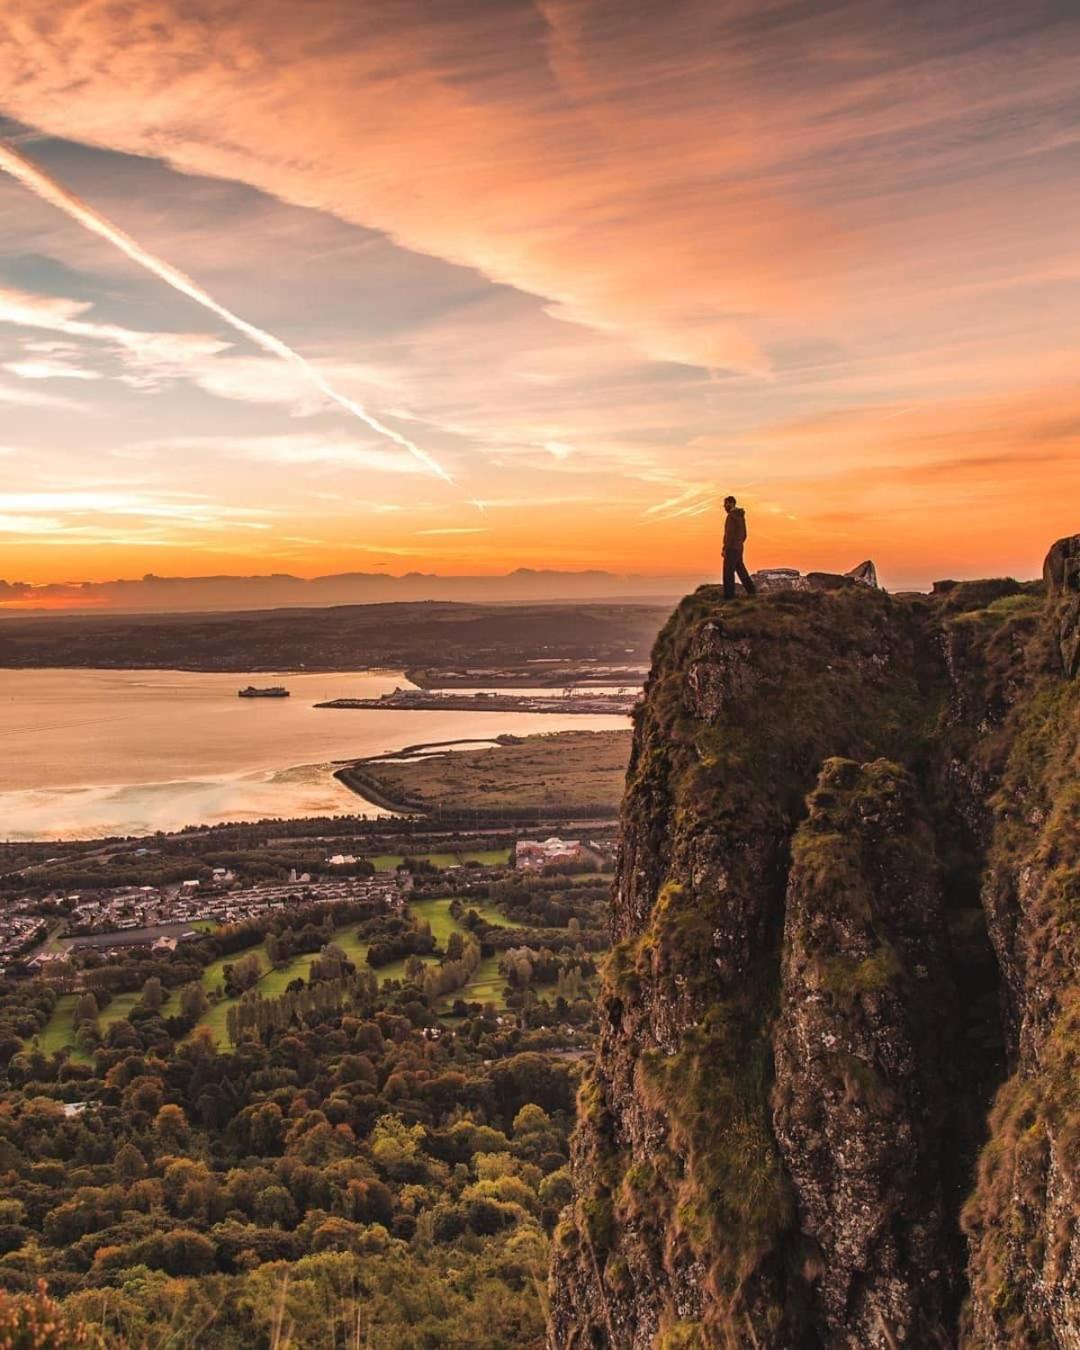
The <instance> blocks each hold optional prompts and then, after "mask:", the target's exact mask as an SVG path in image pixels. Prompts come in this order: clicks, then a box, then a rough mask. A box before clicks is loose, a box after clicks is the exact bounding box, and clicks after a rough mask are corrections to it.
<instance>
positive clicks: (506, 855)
mask: <svg viewBox="0 0 1080 1350" xmlns="http://www.w3.org/2000/svg"><path fill="white" fill-rule="evenodd" d="M416 857H418V858H423V859H425V860H426V861H427V862H429V863H431V864H432V865H433V866H434V867H463V866H464V865H465V863H470V862H475V863H482V864H483V866H484V867H506V866H507V865H508V863H509V861H510V850H509V849H508V848H489V849H465V850H464V852H462V853H418V854H416ZM368 861H369V862H370V863H371V865H372V866H373V867H374V868H375V871H376V872H392V871H393V870H394V869H395V868H396V867H400V866H401V864H402V863H403V862H404V861H405V855H404V854H403V853H377V854H376V855H375V856H374V857H373V858H369V859H368Z"/></svg>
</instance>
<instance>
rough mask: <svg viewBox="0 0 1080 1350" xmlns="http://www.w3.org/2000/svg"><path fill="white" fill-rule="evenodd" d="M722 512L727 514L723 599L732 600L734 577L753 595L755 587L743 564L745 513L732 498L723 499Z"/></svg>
mask: <svg viewBox="0 0 1080 1350" xmlns="http://www.w3.org/2000/svg"><path fill="white" fill-rule="evenodd" d="M724 510H725V512H726V513H727V519H726V520H725V521H724V599H725V600H734V598H735V578H736V577H738V578H739V580H740V581H741V582H742V584H743V587H744V589H745V590H746V594H747V595H754V594H755V593H756V592H757V587H756V586H755V585H754V579H753V577H752V576H751V575H750V573H749V572H748V571H747V570H746V564H745V563H744V562H743V547H744V545H745V544H746V512H745V511H744V510H743V509H742V507H741V506H737V505H736V503H735V498H734V497H725V498H724Z"/></svg>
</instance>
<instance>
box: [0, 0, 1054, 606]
mask: <svg viewBox="0 0 1080 1350" xmlns="http://www.w3.org/2000/svg"><path fill="white" fill-rule="evenodd" d="M15 9H16V10H17V11H18V12H17V17H16V16H11V17H5V18H4V19H3V20H0V90H2V91H3V92H2V94H0V137H2V138H3V140H4V141H5V142H6V143H8V144H10V145H11V146H13V147H14V159H12V160H10V161H9V162H8V163H7V164H6V166H5V163H4V161H3V157H2V156H0V168H3V167H7V168H8V169H9V171H10V170H11V169H12V167H13V165H14V166H15V168H16V169H17V165H18V163H22V162H24V157H25V160H28V161H29V162H31V163H32V164H33V165H36V166H40V169H41V171H42V173H43V174H44V175H46V178H45V179H44V180H43V181H45V182H47V183H51V184H53V185H54V186H55V188H56V191H57V192H58V193H61V194H65V195H66V194H71V197H70V200H72V201H77V203H78V204H79V207H80V209H83V210H85V211H86V212H88V213H89V215H90V217H92V218H93V219H98V220H100V219H102V218H104V220H106V221H107V222H111V224H110V225H109V228H110V229H114V232H115V233H117V234H118V236H119V237H123V238H126V239H128V240H129V242H132V241H134V244H133V247H134V248H135V249H136V250H137V252H133V251H132V249H130V248H125V247H124V246H123V245H117V243H116V239H112V240H110V238H109V237H108V231H107V230H105V231H103V230H97V231H96V232H93V228H92V227H91V228H87V220H86V219H85V218H83V219H80V217H79V213H78V210H69V209H68V208H67V207H66V206H64V205H63V202H62V201H59V200H58V199H57V198H56V197H50V196H49V191H42V190H41V185H40V184H38V185H37V186H35V183H34V182H33V181H31V178H30V177H28V175H27V173H25V172H24V173H22V174H21V175H20V176H19V177H13V176H12V174H11V172H8V173H6V174H3V173H0V419H2V420H0V554H2V559H3V561H2V565H0V577H3V578H5V581H4V583H3V584H0V604H4V605H9V606H12V607H26V606H27V605H30V604H34V603H53V604H55V603H58V602H57V601H56V600H55V599H53V600H50V597H49V596H48V595H40V596H36V597H35V595H34V593H33V591H30V590H28V589H27V588H26V585H25V584H24V585H22V586H20V585H19V583H29V584H31V585H32V586H33V587H37V586H42V585H47V584H49V583H66V582H77V581H87V580H88V581H102V580H109V579H113V578H118V577H139V576H142V575H143V574H144V573H147V572H154V573H156V574H157V575H159V576H201V575H209V574H219V573H220V574H266V573H272V572H288V573H291V574H293V575H295V576H301V577H310V576H317V575H324V574H329V573H338V572H379V571H381V572H387V573H394V574H398V573H405V572H408V571H411V570H419V571H424V572H438V573H442V574H447V575H460V574H472V575H478V574H491V573H500V572H506V571H510V570H512V569H514V568H517V567H532V568H551V569H563V570H579V569H606V570H610V571H613V572H619V573H641V574H657V575H665V576H673V575H682V576H685V577H687V578H697V577H700V576H704V575H710V574H712V573H715V571H716V569H717V566H718V554H719V536H720V532H721V525H720V517H721V515H722V512H721V511H720V501H721V499H722V497H723V496H724V495H725V493H727V492H734V493H736V494H737V495H738V496H739V498H740V501H741V502H743V504H744V505H745V506H746V508H747V512H748V516H749V520H750V542H749V544H748V557H749V559H750V561H751V563H752V565H753V566H766V565H790V566H798V567H802V568H825V569H838V568H840V569H842V568H847V567H850V566H852V565H853V564H855V563H857V562H859V561H860V560H861V559H863V558H866V557H872V558H874V559H875V560H876V562H877V564H878V567H879V569H880V572H881V574H882V579H883V580H884V581H885V583H886V584H887V585H892V586H897V587H908V586H918V587H925V586H926V585H928V584H929V582H930V581H932V580H933V579H935V578H937V577H942V576H964V575H986V574H993V573H1013V574H1017V575H1022V576H1031V575H1034V574H1035V573H1037V571H1038V569H1039V565H1040V562H1041V557H1042V552H1043V549H1044V547H1045V545H1046V543H1047V542H1048V541H1049V540H1052V539H1053V538H1055V537H1057V536H1059V535H1063V534H1065V533H1067V532H1068V531H1071V530H1073V529H1075V528H1076V518H1075V515H1076V510H1075V504H1076V502H1077V500H1078V499H1080V453H1078V452H1080V395H1078V394H1077V391H1076V381H1075V369H1076V362H1077V355H1078V353H1077V341H1076V331H1075V330H1076V315H1077V312H1078V305H1080V246H1078V244H1077V242H1076V241H1077V239H1078V238H1080V230H1078V225H1080V221H1078V215H1080V197H1078V192H1077V182H1078V181H1080V180H1078V171H1080V107H1078V104H1080V94H1078V93H1077V86H1076V78H1075V74H1076V69H1077V58H1078V57H1080V23H1078V22H1077V18H1076V13H1075V8H1074V7H1072V6H1057V5H1054V4H1045V5H1038V6H1034V7H1032V6H1015V5H1005V4H1004V3H996V2H995V3H989V4H984V5H980V6H975V7H971V6H966V5H960V4H945V5H940V6H934V7H912V6H907V5H901V4H895V5H894V4H890V3H883V2H882V0H871V3H863V4H854V3H851V4H846V3H845V4H839V5H828V6H826V5H807V6H803V7H800V8H797V9H792V8H791V7H788V6H780V5H773V4H770V3H766V4H758V3H750V2H749V0H723V2H722V3H719V4H707V3H703V2H700V3H699V0H681V2H678V0H677V2H676V3H674V4H669V5H665V6H662V7H657V6H655V5H651V4H643V3H642V4H638V3H618V2H617V0H534V2H533V3H524V2H523V3H517V0H510V2H508V3H504V2H502V0H500V2H499V3H490V2H480V3H478V2H476V0H469V3H465V0H449V3H439V4H435V3H433V2H432V3H428V0H416V2H415V3H413V2H412V0H410V3H407V4H403V5H393V6H379V5H372V6H368V5H364V6H358V5H353V4H349V3H347V2H346V0H327V3H320V4H318V5H299V6H298V5H296V4H287V3H284V0H263V3H260V4H255V3H254V2H253V0H249V2H246V3H245V2H242V3H240V4H237V5H230V6H227V7H226V6H216V5H213V4H211V5H209V6H200V7H192V6H190V5H184V4H181V3H179V0H152V3H145V4H139V5H136V6H117V5H115V4H113V3H107V2H106V0H49V3H47V4H46V3H44V0H20V3H19V4H18V5H17V6H16V7H15ZM50 190H51V189H50ZM82 203H85V207H82V205H81V204H82ZM58 206H60V207H61V209H57V207H58ZM142 252H144V253H145V255H146V256H148V257H149V258H150V259H151V260H152V261H154V262H155V263H158V264H160V266H156V267H150V266H148V264H147V262H146V257H140V256H139V253H142ZM177 277H180V278H181V279H182V280H183V281H184V282H186V283H189V284H187V285H186V286H183V285H182V286H179V287H178V286H177V282H176V278H177ZM211 297H212V299H211ZM207 301H209V302H210V303H209V304H207ZM208 311H209V312H208ZM275 343H276V344H279V346H278V347H275V346H274V344H275ZM285 353H291V354H292V355H291V356H288V355H286V354H285ZM293 358H295V359H293ZM334 400H336V404H335V402H334ZM358 409H359V411H357V410H358ZM354 414H355V415H354ZM361 417H362V418H367V419H369V420H367V421H363V420H358V419H359V418H361ZM444 470H445V473H446V475H447V477H448V478H449V479H452V481H444V478H443V477H441V476H439V475H440V474H441V473H442V472H443V471H444Z"/></svg>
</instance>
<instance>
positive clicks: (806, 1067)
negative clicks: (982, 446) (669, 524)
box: [549, 536, 1080, 1350]
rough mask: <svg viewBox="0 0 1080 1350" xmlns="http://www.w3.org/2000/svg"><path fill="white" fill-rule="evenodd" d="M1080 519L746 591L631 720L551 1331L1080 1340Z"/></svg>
mask: <svg viewBox="0 0 1080 1350" xmlns="http://www.w3.org/2000/svg"><path fill="white" fill-rule="evenodd" d="M1078 664H1080V536H1072V537H1070V538H1068V539H1065V540H1061V541H1059V542H1058V543H1057V544H1055V545H1054V547H1053V548H1052V549H1051V551H1050V554H1049V555H1048V558H1047V566H1046V571H1045V576H1044V581H1043V583H1041V584H1027V585H1022V584H1019V583H1017V582H1014V581H1009V580H999V581H987V582H966V583H956V584H951V583H950V584H942V585H941V586H940V587H938V588H936V589H935V593H934V594H933V595H931V596H928V597H923V596H907V597H892V596H889V595H887V594H885V593H884V592H881V591H878V590H874V589H871V588H869V587H866V586H846V587H845V586H841V587H838V588H836V589H821V590H810V591H798V592H793V591H785V590H779V591H777V592H775V593H771V594H767V595H763V596H759V597H758V598H756V599H743V600H737V601H735V602H733V603H728V604H725V603H724V602H723V600H722V599H721V597H720V594H719V592H718V591H717V590H716V589H714V588H711V587H706V588H702V589H701V590H699V591H698V592H696V593H695V594H694V595H692V596H690V597H688V598H687V599H686V600H685V601H683V603H682V604H681V605H680V606H679V608H678V609H677V610H676V612H675V613H674V615H673V616H672V618H671V620H670V621H669V622H668V624H667V626H666V628H665V629H664V631H663V633H662V634H661V636H660V638H659V640H658V642H657V646H656V650H655V653H654V664H653V670H652V674H651V676H650V679H649V683H648V686H647V690H646V698H645V701H644V703H643V705H642V707H641V709H640V711H639V714H638V716H637V721H636V727H635V737H634V749H633V754H632V758H631V762H630V768H629V772H628V776H627V786H626V796H625V799H624V804H623V814H622V825H623V842H622V852H621V860H620V865H619V871H618V877H617V883H616V887H615V894H614V897H613V901H612V914H611V922H612V929H613V937H614V940H615V947H614V950H613V952H612V954H611V956H610V958H609V961H608V963H607V967H606V970H605V975H604V981H603V988H602V993H601V1026H602V1030H601V1036H600V1042H599V1047H598V1053H597V1059H596V1064H595V1066H594V1068H593V1069H592V1071H591V1072H590V1075H589V1077H588V1078H587V1080H586V1082H585V1084H584V1086H583V1089H582V1093H581V1098H580V1103H579V1111H580V1119H579V1125H578V1130H577V1134H576V1138H575V1144H574V1156H573V1175H574V1184H575V1198H574V1200H573V1202H572V1204H571V1205H570V1206H569V1207H568V1209H567V1211H566V1212H565V1213H564V1216H563V1218H562V1221H561V1222H560V1225H559V1227H558V1229H557V1230H556V1234H555V1244H554V1256H553V1267H552V1278H551V1318H550V1326H549V1339H550V1344H551V1346H552V1347H553V1350H564V1348H566V1350H569V1348H570V1347H588V1346H609V1347H618V1348H619V1350H623V1348H624V1347H625V1348H626V1350H645V1347H661V1348H662V1350H664V1348H666V1350H674V1348H675V1347H691V1346H701V1347H712V1346H739V1347H741V1346H756V1347H761V1348H764V1347H775V1348H776V1350H780V1348H781V1347H784V1348H786V1347H796V1346H799V1347H825V1346H828V1347H833V1346H837V1347H839V1346H843V1347H852V1348H853V1350H854V1347H881V1350H889V1348H890V1347H895V1346H899V1345H911V1346H933V1345H942V1346H944V1345H970V1346H976V1345H977V1346H993V1347H1005V1346H1010V1347H1013V1346H1030V1347H1035V1346H1063V1347H1065V1346H1069V1347H1076V1346H1078V1345H1080V1236H1078V1234H1077V1231H1076V1229H1077V1223H1078V1211H1080V1194H1078V1173H1077V1156H1078V1153H1080V1078H1078V1073H1077V1070H1078V1068H1080V1065H1078V1064H1077V1048H1078V1047H1080V972H1078V969H1077V943H1076V922H1077V916H1078V915H1080V880H1078V878H1080V870H1078V868H1080V858H1078V853H1080V828H1078V826H1080V692H1078V691H1080V679H1078V678H1077V673H1078V670H1077V668H1078Z"/></svg>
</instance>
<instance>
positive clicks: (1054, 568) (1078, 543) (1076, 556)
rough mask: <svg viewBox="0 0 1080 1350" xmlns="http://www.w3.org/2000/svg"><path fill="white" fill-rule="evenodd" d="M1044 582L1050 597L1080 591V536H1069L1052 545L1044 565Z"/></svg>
mask: <svg viewBox="0 0 1080 1350" xmlns="http://www.w3.org/2000/svg"><path fill="white" fill-rule="evenodd" d="M1043 580H1044V581H1045V582H1046V589H1047V591H1048V593H1049V594H1050V595H1067V594H1069V593H1071V592H1073V591H1080V534H1067V535H1066V536H1065V538H1064V539H1058V540H1056V541H1055V542H1054V543H1053V544H1051V545H1050V552H1049V553H1047V555H1046V560H1045V561H1044V563H1043Z"/></svg>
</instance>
